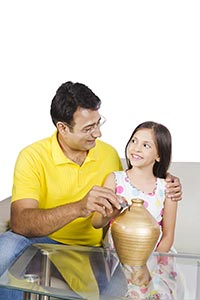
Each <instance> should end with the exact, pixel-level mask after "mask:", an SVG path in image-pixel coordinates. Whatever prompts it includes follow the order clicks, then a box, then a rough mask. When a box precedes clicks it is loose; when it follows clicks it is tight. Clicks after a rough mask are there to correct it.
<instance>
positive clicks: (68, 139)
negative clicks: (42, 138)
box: [62, 108, 103, 151]
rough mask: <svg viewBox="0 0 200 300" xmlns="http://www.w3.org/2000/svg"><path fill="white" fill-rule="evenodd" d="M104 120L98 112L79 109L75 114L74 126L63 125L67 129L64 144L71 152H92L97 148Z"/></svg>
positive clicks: (63, 135)
mask: <svg viewBox="0 0 200 300" xmlns="http://www.w3.org/2000/svg"><path fill="white" fill-rule="evenodd" d="M102 118H103V117H101V116H100V114H99V111H98V110H90V109H84V108H78V109H77V110H76V112H75V113H74V117H73V123H74V125H73V126H69V125H67V124H65V123H62V125H63V126H64V129H65V132H64V134H62V137H63V142H64V143H65V144H66V146H67V147H69V148H70V149H71V150H75V151H88V150H90V149H91V148H93V147H94V146H95V144H96V139H97V138H99V137H101V131H100V126H101V125H102Z"/></svg>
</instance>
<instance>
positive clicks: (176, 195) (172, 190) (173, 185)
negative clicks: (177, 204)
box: [166, 173, 182, 201]
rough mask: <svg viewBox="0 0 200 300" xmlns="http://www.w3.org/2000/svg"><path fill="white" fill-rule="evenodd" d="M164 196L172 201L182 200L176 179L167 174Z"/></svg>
mask: <svg viewBox="0 0 200 300" xmlns="http://www.w3.org/2000/svg"><path fill="white" fill-rule="evenodd" d="M166 182H167V186H166V196H167V197H168V198H171V199H172V200H174V201H179V200H182V186H181V183H180V180H179V178H178V177H175V176H173V175H171V174H170V173H168V174H167V177H166Z"/></svg>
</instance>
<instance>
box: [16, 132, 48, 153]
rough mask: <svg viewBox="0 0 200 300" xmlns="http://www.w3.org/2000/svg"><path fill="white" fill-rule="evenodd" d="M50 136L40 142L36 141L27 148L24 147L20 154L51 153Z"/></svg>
mask: <svg viewBox="0 0 200 300" xmlns="http://www.w3.org/2000/svg"><path fill="white" fill-rule="evenodd" d="M52 138H53V137H52V136H50V137H46V138H43V139H40V140H37V141H35V142H33V143H31V144H29V145H27V146H25V147H24V148H23V149H22V150H21V151H20V154H25V153H40V155H41V153H42V152H48V151H51V145H52Z"/></svg>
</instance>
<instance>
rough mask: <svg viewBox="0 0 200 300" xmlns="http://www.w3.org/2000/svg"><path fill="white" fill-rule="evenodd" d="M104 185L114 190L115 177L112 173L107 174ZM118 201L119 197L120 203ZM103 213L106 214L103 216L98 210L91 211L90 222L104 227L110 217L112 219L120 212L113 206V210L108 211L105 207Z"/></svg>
mask: <svg viewBox="0 0 200 300" xmlns="http://www.w3.org/2000/svg"><path fill="white" fill-rule="evenodd" d="M104 187H107V188H109V189H111V190H113V191H114V192H115V178H114V174H113V173H111V174H109V175H108V176H107V178H106V180H105V183H104ZM120 201H121V200H120V198H119V203H120ZM105 213H106V216H103V215H102V214H101V213H99V212H94V213H93V216H92V220H91V222H92V225H93V226H94V227H95V228H101V227H105V226H106V225H107V224H108V223H109V222H110V220H111V219H113V218H114V217H116V216H117V215H119V214H120V210H119V209H117V208H116V207H114V206H113V210H112V212H110V211H108V210H107V209H106V207H105Z"/></svg>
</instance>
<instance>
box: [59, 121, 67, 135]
mask: <svg viewBox="0 0 200 300" xmlns="http://www.w3.org/2000/svg"><path fill="white" fill-rule="evenodd" d="M56 128H57V129H58V131H59V133H60V134H65V133H66V130H67V129H68V127H67V126H66V125H65V124H64V123H63V122H57V123H56Z"/></svg>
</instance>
